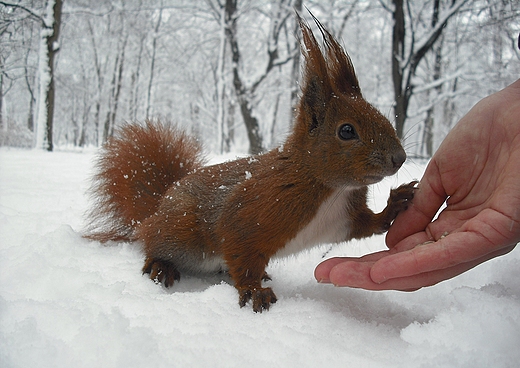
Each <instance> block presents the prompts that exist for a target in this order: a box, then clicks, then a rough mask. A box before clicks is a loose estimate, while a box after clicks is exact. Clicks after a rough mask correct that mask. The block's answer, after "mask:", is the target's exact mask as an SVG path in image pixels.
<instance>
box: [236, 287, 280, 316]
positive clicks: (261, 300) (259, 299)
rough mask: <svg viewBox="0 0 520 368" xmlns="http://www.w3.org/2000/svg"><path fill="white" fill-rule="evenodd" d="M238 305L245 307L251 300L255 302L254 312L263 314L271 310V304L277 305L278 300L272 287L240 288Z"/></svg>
mask: <svg viewBox="0 0 520 368" xmlns="http://www.w3.org/2000/svg"><path fill="white" fill-rule="evenodd" d="M238 293H239V298H238V304H239V305H240V307H241V308H242V307H244V306H245V305H246V304H247V302H249V301H250V300H251V301H252V302H253V311H255V312H257V313H258V312H260V313H262V312H263V311H264V310H269V307H270V306H271V304H274V303H276V301H277V298H276V295H275V294H274V292H273V289H271V288H270V287H267V288H252V289H250V288H240V289H239V290H238Z"/></svg>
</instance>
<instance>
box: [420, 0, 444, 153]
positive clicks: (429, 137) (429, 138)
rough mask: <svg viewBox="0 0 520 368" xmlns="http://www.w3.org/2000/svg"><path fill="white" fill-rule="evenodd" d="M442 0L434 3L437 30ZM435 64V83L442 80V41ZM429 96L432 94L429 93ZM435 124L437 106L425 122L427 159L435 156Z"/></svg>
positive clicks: (435, 0)
mask: <svg viewBox="0 0 520 368" xmlns="http://www.w3.org/2000/svg"><path fill="white" fill-rule="evenodd" d="M439 7H440V0H434V2H433V16H432V28H435V26H436V25H437V23H438V21H439V11H440V9H439ZM433 51H434V64H433V81H434V82H435V81H438V80H439V79H440V78H441V64H442V39H441V41H439V42H438V44H437V45H436V46H435V47H434V50H433ZM435 90H436V92H437V94H440V93H441V92H442V84H441V85H439V86H437V87H435ZM427 93H428V96H429V95H430V92H429V91H428V92H427ZM434 124H435V106H434V105H432V106H431V107H430V108H429V109H428V111H427V112H426V119H425V121H424V131H423V140H422V152H425V151H426V157H432V156H433V130H434Z"/></svg>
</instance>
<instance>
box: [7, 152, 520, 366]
mask: <svg viewBox="0 0 520 368" xmlns="http://www.w3.org/2000/svg"><path fill="white" fill-rule="evenodd" d="M92 158H93V153H92V152H87V153H78V152H54V153H46V152H41V151H23V150H8V149H0V367H4V368H7V367H31V368H32V367H235V366H237V367H243V366H247V367H266V366H267V367H518V366H519V365H520V249H518V248H517V249H515V250H514V251H513V252H511V253H510V254H508V255H506V256H504V257H501V258H499V259H495V260H492V261H490V262H487V263H486V264H484V265H481V266H479V267H477V268H476V269H474V270H472V271H470V272H468V273H466V274H464V275H462V276H460V277H458V278H455V279H453V280H449V281H446V282H443V283H441V284H439V285H436V286H434V287H430V288H427V289H422V290H419V291H416V292H413V293H401V292H369V291H364V290H355V289H347V288H335V287H333V286H330V285H319V284H317V283H316V281H315V280H314V278H313V270H314V267H315V265H316V264H317V263H319V262H320V260H321V259H322V256H323V254H324V253H327V257H328V256H332V255H361V254H364V253H367V252H370V251H375V250H378V249H381V248H382V247H383V237H373V238H370V239H366V240H364V241H356V242H350V243H348V244H342V245H339V246H335V247H334V248H333V249H332V250H331V249H330V246H321V247H318V248H316V249H313V250H311V251H309V252H306V253H304V254H301V255H299V256H297V257H293V258H289V259H284V260H279V261H273V262H271V264H270V266H269V269H268V272H269V274H270V275H271V276H272V277H273V281H271V282H270V284H271V285H272V287H273V289H274V291H275V292H276V295H277V296H278V298H279V300H278V303H276V304H275V305H274V306H273V307H272V308H271V310H270V311H268V312H265V313H262V314H255V313H254V312H253V311H252V310H251V308H250V307H245V308H242V309H240V308H239V307H238V304H237V300H238V298H237V293H236V291H235V289H234V288H233V286H232V285H230V283H229V280H221V279H219V278H217V277H208V278H195V277H188V276H186V275H184V277H183V279H182V280H181V281H180V282H179V283H178V284H176V285H175V286H174V287H173V288H172V290H166V289H164V288H162V287H161V286H159V285H155V284H154V283H153V282H151V281H150V280H149V279H148V278H147V277H146V276H142V275H141V267H142V262H143V255H142V254H141V251H140V248H139V245H138V244H113V245H112V246H102V245H100V244H99V243H96V242H89V241H87V240H84V239H83V238H82V237H81V229H82V228H83V226H84V219H83V213H84V211H85V210H86V208H87V206H88V200H87V198H86V196H85V190H86V188H87V187H88V178H89V176H90V175H91V173H92V171H91V162H92ZM217 159H221V158H217ZM423 169H424V165H422V164H417V163H411V164H406V165H405V167H404V168H403V169H402V170H401V171H400V173H399V174H398V175H397V176H396V177H395V178H391V179H388V180H387V181H385V182H384V183H381V184H378V185H376V186H375V187H374V189H373V191H372V194H373V200H371V203H372V204H373V206H374V207H375V208H381V206H383V205H384V203H385V202H386V197H387V195H388V187H389V186H391V185H392V186H396V185H397V184H398V183H400V182H405V181H408V180H410V179H411V178H417V177H420V175H421V172H422V170H423Z"/></svg>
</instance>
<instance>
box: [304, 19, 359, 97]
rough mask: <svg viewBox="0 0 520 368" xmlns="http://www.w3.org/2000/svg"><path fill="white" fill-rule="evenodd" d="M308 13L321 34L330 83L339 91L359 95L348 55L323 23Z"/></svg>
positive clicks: (354, 73)
mask: <svg viewBox="0 0 520 368" xmlns="http://www.w3.org/2000/svg"><path fill="white" fill-rule="evenodd" d="M309 13H310V12H309ZM310 14H311V16H312V18H313V19H314V22H315V23H316V25H317V26H318V28H319V30H320V32H321V34H322V35H323V42H324V45H325V52H326V57H325V60H326V64H327V71H328V74H329V78H330V80H331V83H332V84H333V85H334V87H335V89H336V90H337V91H338V92H340V93H343V94H358V95H361V89H360V88H359V82H358V79H357V76H356V72H355V70H354V65H353V64H352V60H351V59H350V56H349V55H348V54H347V52H346V51H345V50H344V49H343V47H341V45H340V44H339V42H338V41H337V40H336V39H335V38H334V36H333V35H332V34H331V33H330V32H329V31H328V30H327V29H326V28H325V27H324V26H323V24H321V22H320V21H319V20H318V19H317V18H316V17H315V16H314V15H313V14H312V13H310Z"/></svg>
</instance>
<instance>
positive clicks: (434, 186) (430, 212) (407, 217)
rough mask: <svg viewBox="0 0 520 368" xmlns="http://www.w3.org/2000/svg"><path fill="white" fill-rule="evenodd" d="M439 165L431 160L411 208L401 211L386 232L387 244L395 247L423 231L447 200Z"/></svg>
mask: <svg viewBox="0 0 520 368" xmlns="http://www.w3.org/2000/svg"><path fill="white" fill-rule="evenodd" d="M440 180H441V179H440V174H439V170H438V167H437V165H436V163H435V161H434V160H432V161H430V163H429V164H428V166H427V167H426V170H425V173H424V176H423V178H422V179H421V182H420V183H419V186H418V189H416V190H415V194H414V198H413V200H412V203H411V205H410V206H409V208H408V209H407V210H406V211H404V212H402V213H400V214H399V216H397V218H396V219H395V221H394V223H393V224H392V226H391V227H390V229H389V230H388V233H387V234H386V244H387V246H388V247H389V248H393V247H394V246H395V245H396V244H397V243H399V242H400V241H401V240H403V239H405V238H406V237H408V236H410V235H411V234H415V233H417V232H420V231H423V230H424V229H425V228H426V226H427V225H428V224H429V223H430V222H431V221H432V219H433V217H434V216H435V214H436V213H437V211H438V210H439V208H440V207H441V206H442V204H443V203H444V201H445V200H446V193H445V191H444V189H443V187H442V183H441V181H440Z"/></svg>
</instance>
